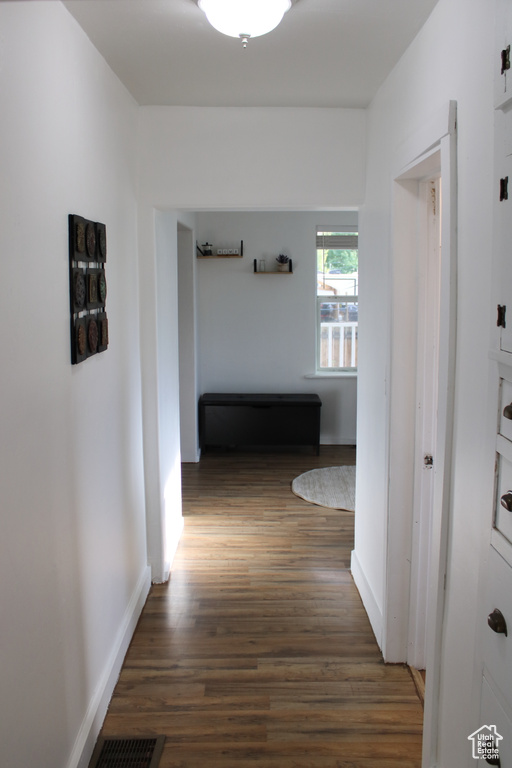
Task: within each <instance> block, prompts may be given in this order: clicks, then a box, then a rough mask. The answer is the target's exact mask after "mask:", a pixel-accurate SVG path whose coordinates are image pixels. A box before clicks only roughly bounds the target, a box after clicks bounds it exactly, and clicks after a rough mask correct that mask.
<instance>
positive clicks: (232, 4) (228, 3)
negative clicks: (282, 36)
mask: <svg viewBox="0 0 512 768" xmlns="http://www.w3.org/2000/svg"><path fill="white" fill-rule="evenodd" d="M198 5H199V7H200V8H201V10H202V11H203V12H204V13H205V15H206V18H207V19H208V21H209V22H210V24H211V25H212V27H214V28H215V29H216V30H217V31H218V32H222V34H223V35H229V36H230V37H259V36H260V35H266V34H267V32H271V31H272V30H273V29H275V28H276V27H277V25H278V24H279V22H280V21H281V19H282V18H283V16H284V14H285V13H286V11H287V10H288V9H289V8H290V6H291V0H198Z"/></svg>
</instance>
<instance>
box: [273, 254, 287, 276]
mask: <svg viewBox="0 0 512 768" xmlns="http://www.w3.org/2000/svg"><path fill="white" fill-rule="evenodd" d="M276 261H277V269H278V271H279V272H289V271H290V266H289V262H290V258H289V256H285V255H284V253H280V254H279V256H278V257H277V259H276Z"/></svg>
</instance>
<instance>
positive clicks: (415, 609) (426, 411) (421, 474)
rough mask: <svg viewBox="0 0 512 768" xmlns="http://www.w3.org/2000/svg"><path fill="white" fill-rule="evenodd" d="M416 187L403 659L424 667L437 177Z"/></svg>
mask: <svg viewBox="0 0 512 768" xmlns="http://www.w3.org/2000/svg"><path fill="white" fill-rule="evenodd" d="M418 192H419V201H420V206H419V210H420V217H419V218H420V220H419V222H418V246H419V247H418V256H417V258H418V303H417V307H418V314H417V359H416V399H415V407H416V426H415V434H416V439H415V456H414V499H413V523H412V558H411V589H410V606H409V633H408V650H407V660H408V663H409V664H410V665H411V666H413V667H416V669H425V666H426V662H425V650H426V630H427V625H426V615H427V602H428V583H429V562H430V555H431V538H432V517H433V504H434V477H435V472H436V456H435V446H436V438H437V410H438V409H437V402H438V381H439V304H440V295H439V290H440V262H441V179H440V177H439V176H437V177H435V178H433V179H429V180H427V181H422V182H420V183H419V189H418Z"/></svg>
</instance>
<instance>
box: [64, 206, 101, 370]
mask: <svg viewBox="0 0 512 768" xmlns="http://www.w3.org/2000/svg"><path fill="white" fill-rule="evenodd" d="M106 261H107V228H106V226H105V224H101V223H100V222H97V221H89V220H88V219H85V218H84V217H83V216H77V215H76V214H70V215H69V296H70V313H71V323H70V325H71V362H72V363H73V364H77V363H82V362H83V361H84V360H87V358H88V357H91V356H92V355H95V354H97V353H98V352H104V351H105V350H106V349H107V347H108V318H107V312H106V299H107V278H106V274H105V263H106Z"/></svg>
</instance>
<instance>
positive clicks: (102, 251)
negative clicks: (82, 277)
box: [97, 224, 107, 261]
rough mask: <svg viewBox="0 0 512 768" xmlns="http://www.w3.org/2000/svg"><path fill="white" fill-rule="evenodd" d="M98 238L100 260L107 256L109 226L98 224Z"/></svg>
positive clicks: (104, 259)
mask: <svg viewBox="0 0 512 768" xmlns="http://www.w3.org/2000/svg"><path fill="white" fill-rule="evenodd" d="M97 239H98V250H99V256H100V261H106V258H107V228H106V226H105V225H104V224H98V225H97Z"/></svg>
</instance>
